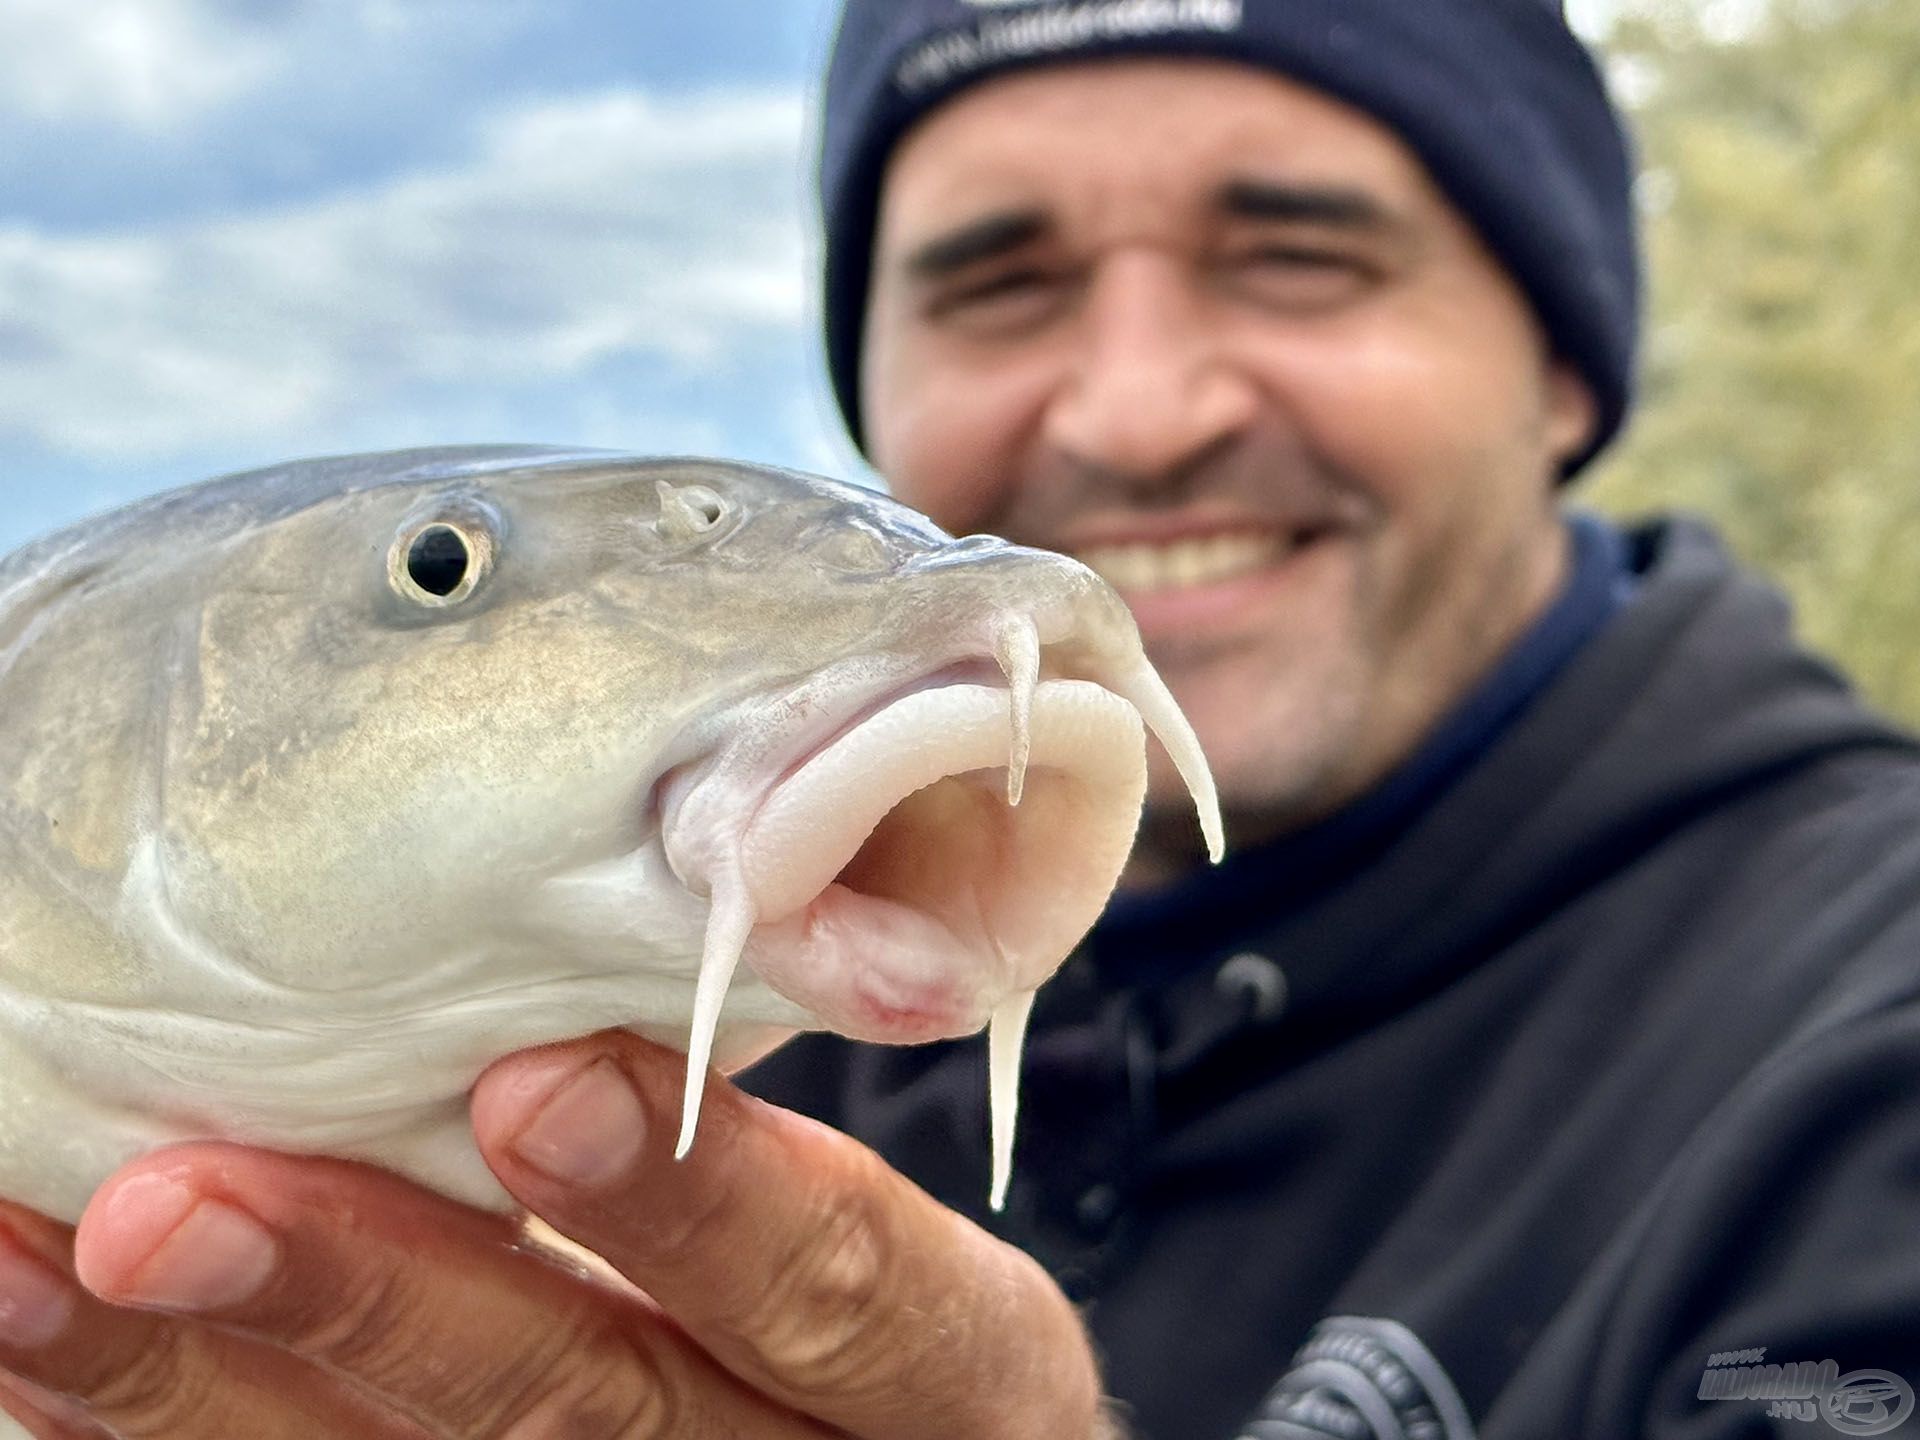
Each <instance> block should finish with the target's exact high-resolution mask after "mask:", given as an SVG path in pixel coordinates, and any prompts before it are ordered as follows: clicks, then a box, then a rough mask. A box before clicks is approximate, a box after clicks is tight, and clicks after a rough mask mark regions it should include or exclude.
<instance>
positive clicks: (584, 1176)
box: [513, 1060, 647, 1190]
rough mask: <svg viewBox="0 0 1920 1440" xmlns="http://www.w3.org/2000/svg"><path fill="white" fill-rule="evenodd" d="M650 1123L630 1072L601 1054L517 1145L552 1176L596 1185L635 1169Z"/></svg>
mask: <svg viewBox="0 0 1920 1440" xmlns="http://www.w3.org/2000/svg"><path fill="white" fill-rule="evenodd" d="M646 1127H647V1121H646V1114H645V1112H644V1111H642V1110H641V1108H640V1097H639V1096H638V1095H636V1094H634V1092H633V1086H632V1085H631V1084H630V1083H628V1081H627V1077H626V1075H625V1074H624V1073H622V1071H621V1070H620V1068H619V1067H618V1066H616V1065H615V1064H614V1063H613V1062H612V1061H611V1060H596V1061H595V1062H594V1063H593V1064H592V1065H590V1066H588V1067H587V1068H586V1069H585V1070H583V1071H581V1072H580V1073H579V1074H578V1075H576V1076H574V1077H573V1079H571V1080H569V1081H568V1082H567V1083H566V1084H564V1085H562V1086H561V1087H560V1088H559V1089H558V1090H556V1091H554V1093H553V1095H552V1096H551V1097H550V1098H549V1099H548V1100H547V1103H546V1104H545V1105H543V1106H541V1107H540V1110H539V1112H538V1113H537V1114H535V1116H534V1117H533V1120H532V1122H531V1123H529V1124H528V1126H527V1127H526V1129H524V1130H522V1131H521V1132H520V1138H519V1139H517V1140H515V1141H514V1142H513V1150H514V1153H515V1154H517V1155H518V1156H519V1157H520V1158H521V1159H522V1160H524V1161H526V1163H527V1164H529V1165H531V1166H532V1167H533V1168H534V1169H536V1170H538V1171H539V1172H540V1173H541V1174H543V1175H545V1176H547V1177H548V1178H550V1179H553V1180H558V1181H560V1182H562V1183H563V1184H567V1185H578V1186H581V1187H583V1188H585V1189H590V1190H591V1189H597V1188H598V1187H600V1186H602V1185H605V1184H607V1183H608V1182H610V1181H612V1180H615V1179H617V1178H619V1177H620V1176H622V1175H624V1174H626V1172H627V1171H628V1170H630V1169H632V1167H633V1163H634V1161H636V1160H637V1159H639V1158H640V1147H641V1146H642V1145H643V1144H645V1143H646V1138H647V1128H646Z"/></svg>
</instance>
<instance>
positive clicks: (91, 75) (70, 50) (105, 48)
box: [0, 0, 282, 129]
mask: <svg viewBox="0 0 1920 1440" xmlns="http://www.w3.org/2000/svg"><path fill="white" fill-rule="evenodd" d="M281 59H282V57H281V55H280V53H279V51H278V48H277V47H276V46H275V45H274V44H273V43H272V42H271V40H270V39H269V37H268V36H266V35H265V34H263V33H261V32H260V31H258V30H253V29H248V28H244V27H240V26H234V25H222V24H221V23H220V17H219V15H218V14H217V13H216V11H215V9H214V7H212V6H210V5H208V4H206V3H204V0H84V3H75V0H6V4H5V5H4V6H0V97H3V98H0V106H4V107H5V108H6V109H8V110H12V111H14V112H16V113H19V114H23V115H25V116H27V117H28V118H30V119H35V120H41V121H51V122H62V121H74V120H103V121H107V122H109V123H120V124H126V125H131V126H133V127H135V128H137V129H165V128H169V127H170V126H172V125H174V124H176V123H178V122H180V121H182V120H184V119H187V118H189V117H191V116H194V115H197V114H199V113H200V112H202V111H204V110H207V109H209V108H212V107H214V106H217V105H219V104H221V103H223V102H225V101H227V100H230V99H232V98H234V97H235V96H237V95H239V94H241V93H243V92H245V91H248V90H251V89H253V88H254V87H255V86H257V85H260V84H262V83H264V82H265V81H266V80H267V79H268V78H270V76H271V75H272V74H273V73H274V71H275V70H276V69H277V68H278V66H279V64H280V63H281Z"/></svg>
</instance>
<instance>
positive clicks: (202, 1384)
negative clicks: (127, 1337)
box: [78, 1326, 221, 1440]
mask: <svg viewBox="0 0 1920 1440" xmlns="http://www.w3.org/2000/svg"><path fill="white" fill-rule="evenodd" d="M196 1352H197V1347H194V1346H190V1345H189V1344H187V1342H186V1341H185V1340H184V1339H183V1338H182V1335H181V1332H180V1331H179V1330H177V1329H174V1328H172V1327H170V1326H169V1327H161V1328H160V1329H158V1330H156V1331H155V1332H154V1334H153V1337H152V1339H151V1340H150V1341H149V1343H147V1344H145V1345H143V1346H141V1347H140V1348H139V1349H138V1350H136V1351H134V1352H133V1353H132V1354H130V1355H123V1356H118V1357H116V1359H117V1360H118V1363H117V1364H115V1366H114V1367H113V1368H112V1370H110V1371H107V1372H104V1373H103V1374H102V1375H101V1376H100V1377H99V1379H98V1380H97V1381H95V1382H94V1383H93V1384H91V1385H89V1386H87V1387H86V1388H85V1390H84V1391H83V1392H81V1393H80V1394H79V1396H78V1398H79V1399H80V1401H81V1403H82V1404H83V1405H84V1406H85V1407H86V1409H88V1410H89V1411H91V1412H92V1413H93V1414H94V1415H95V1416H96V1417H98V1419H99V1420H100V1421H101V1423H103V1424H105V1425H108V1426H110V1427H112V1430H113V1432H114V1434H116V1435H119V1436H122V1437H124V1440H147V1437H149V1436H163V1435H214V1434H218V1433H220V1424H219V1410H220V1407H221V1387H220V1385H219V1383H218V1377H217V1375H216V1374H215V1367H214V1366H213V1365H211V1364H208V1363H205V1361H206V1359H207V1358H208V1357H206V1356H204V1355H203V1354H198V1353H196Z"/></svg>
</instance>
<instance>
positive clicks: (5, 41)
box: [0, 0, 1606, 554]
mask: <svg viewBox="0 0 1920 1440" xmlns="http://www.w3.org/2000/svg"><path fill="white" fill-rule="evenodd" d="M1605 3H1606V0H1572V4H1573V8H1574V11H1575V13H1576V16H1577V18H1580V19H1583V20H1586V21H1588V22H1590V23H1597V20H1598V17H1599V15H1600V14H1601V13H1602V10H1603V8H1604V5H1605ZM836 11H837V6H836V4H835V0H626V3H617V4H616V3H608V0H326V3H324V4H316V3H313V0H85V3H75V0H0V554H4V553H5V552H7V551H9V550H11V549H13V548H14V547H15V546H17V545H19V544H21V543H23V542H24V541H26V540H27V539H29V538H31V537H32V536H34V535H36V534H39V533H41V532H43V531H45V530H48V529H51V528H54V527H56V526H59V525H62V524H65V523H68V522H70V521H72V520H75V519H78V518H80V517H81V516H83V515H86V514H88V513H91V512H93V511H97V510H100V509H104V508H108V507H111V506H113V505H117V504H120V503H123V502H125V501H127V500H130V499H133V498H136V497H138V496H140V495H143V494H147V493H150V492H152V491H154V490H158V489H163V488H167V487H169V486H173V485H179V484H185V483H188V482H191V481H194V480H198V479H203V478H206V477H208V476H211V475H215V474H220V473H224V472H227V471H232V470H238V469H246V468H250V467H253V466H258V465H268V464H273V463H276V462H278V461H281V460H286V459H291V458H294V457H296V456H301V455H314V454H334V453H340V452H343V451H352V450H376V449H387V448H396V447H402V446H408V445H427V444H453V443H474V442H481V441H526V442H551V443H559V444H585V445H600V446H607V447H610V448H615V449H623V450H631V451H636V452H641V453H648V454H681V453H711V454H724V455H728V456H735V457H739V458H743V459H750V460H762V461H769V462H773V463H777V464H784V465H793V466H798V467H801V468H805V469H813V470H819V471H822V472H824V473H828V474H836V475H841V476H844V477H848V478H860V474H861V467H860V466H859V462H858V457H857V456H856V455H855V454H854V452H853V450H852V448H851V446H850V445H849V444H848V442H847V441H846V439H845V437H844V436H843V435H842V434H841V432H840V429H839V425H838V422H837V419H836V417H835V414H834V411H833V409H832V405H831V402H830V400H829V399H828V397H827V388H826V382H825V376H824V367H823V363H822V360H821V358H820V353H819V345H818V342H817V339H816V334H817V331H818V302H817V299H816V297H815V295H814V293H813V286H812V281H811V276H812V273H813V270H814V268H815V264H816V259H817V253H818V240H817V227H816V226H815V224H814V222H813V218H812V214H811V196H810V191H809V178H810V164H811V160H810V144H811V136H812V125H813V122H814V114H813V110H812V105H813V89H814V78H815V76H816V75H817V74H818V73H819V70H820V68H821V66H822V63H823V61H824V57H825V55H826V51H827V46H828V43H829V41H830V39H831V31H832V27H833V23H834V18H835V14H836Z"/></svg>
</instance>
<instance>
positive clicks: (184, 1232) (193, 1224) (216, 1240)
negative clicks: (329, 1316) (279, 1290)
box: [104, 1175, 280, 1310]
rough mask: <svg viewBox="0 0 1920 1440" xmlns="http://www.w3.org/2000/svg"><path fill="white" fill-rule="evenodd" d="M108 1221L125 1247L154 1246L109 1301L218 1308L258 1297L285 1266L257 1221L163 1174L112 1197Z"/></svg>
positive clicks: (166, 1307)
mask: <svg viewBox="0 0 1920 1440" xmlns="http://www.w3.org/2000/svg"><path fill="white" fill-rule="evenodd" d="M104 1219H105V1221H107V1222H110V1223H111V1224H112V1225H113V1226H114V1228H115V1229H116V1230H118V1231H119V1232H120V1237H121V1238H120V1243H121V1244H122V1245H124V1246H126V1247H127V1248H128V1249H138V1248H139V1238H138V1237H142V1236H144V1237H146V1238H147V1239H148V1241H149V1243H150V1244H151V1245H152V1247H153V1248H152V1251H151V1253H150V1254H148V1256H147V1258H146V1259H145V1260H144V1261H142V1262H141V1263H140V1264H138V1265H136V1266H135V1267H134V1268H133V1271H132V1274H131V1277H130V1278H129V1279H128V1280H127V1281H126V1282H125V1283H124V1284H122V1285H119V1286H117V1287H115V1288H114V1293H113V1294H112V1295H111V1296H109V1297H108V1298H110V1299H114V1300H119V1301H123V1302H125V1303H127V1304H132V1305H150V1306H153V1307H154V1308H156V1309H160V1310H217V1309H220V1308H222V1307H223V1306H228V1305H237V1304H239V1303H240V1302H241V1301H243V1300H246V1299H248V1298H250V1297H251V1296H253V1295H254V1294H255V1293H257V1292H258V1291H259V1289H260V1287H261V1286H263V1285H264V1284H266V1282H267V1277H268V1276H269V1275H271V1274H272V1273H273V1270H274V1267H275V1266H276V1265H277V1264H279V1260H280V1247H279V1245H278V1244H277V1243H276V1242H275V1240H274V1238H273V1236H272V1234H271V1233H270V1232H269V1231H268V1230H267V1228H266V1227H265V1226H264V1225H262V1224H261V1223H260V1222H259V1221H258V1220H256V1219H254V1218H253V1216H251V1215H249V1214H247V1212H246V1211H244V1210H242V1209H240V1208H239V1207H238V1206H237V1205H230V1204H228V1203H227V1202H226V1201H224V1200H214V1199H211V1198H207V1197H202V1196H198V1195H196V1194H194V1192H193V1191H192V1190H190V1189H188V1188H187V1187H186V1186H184V1185H182V1184H180V1183H179V1182H178V1181H175V1180H170V1179H168V1178H167V1177H166V1176H164V1175H141V1176H137V1177H136V1178H134V1179H132V1180H129V1181H127V1182H126V1183H125V1184H124V1185H122V1186H121V1187H120V1188H119V1189H118V1190H117V1191H115V1192H114V1194H113V1196H112V1199H111V1200H110V1202H109V1208H108V1210H107V1213H106V1216H105V1217H104Z"/></svg>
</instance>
